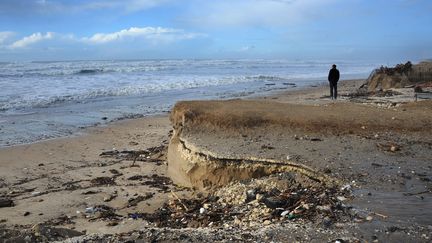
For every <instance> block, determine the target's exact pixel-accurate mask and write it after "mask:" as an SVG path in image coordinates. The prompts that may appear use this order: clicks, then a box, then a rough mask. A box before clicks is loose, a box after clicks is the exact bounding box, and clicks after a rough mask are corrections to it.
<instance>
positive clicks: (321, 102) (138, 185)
mask: <svg viewBox="0 0 432 243" xmlns="http://www.w3.org/2000/svg"><path fill="white" fill-rule="evenodd" d="M362 82H363V81H362V80H357V81H345V82H342V83H341V85H340V88H339V94H340V95H341V97H340V99H339V100H338V101H331V100H330V99H329V98H328V97H327V93H328V91H327V87H326V86H324V87H315V88H310V89H307V90H298V91H291V92H283V93H279V94H276V95H274V96H269V97H262V98H260V99H257V101H254V102H257V105H259V104H260V102H264V101H263V100H266V102H267V101H269V102H278V103H281V104H284V105H285V104H297V105H312V106H315V108H316V109H318V110H319V108H320V107H322V109H324V110H325V109H333V108H332V107H336V108H337V109H336V113H335V114H333V116H335V117H338V113H339V114H345V113H348V112H352V110H353V109H358V112H360V113H362V114H364V119H365V121H368V119H369V118H370V119H371V120H374V121H375V120H376V121H381V122H382V123H383V124H387V123H386V122H385V121H387V120H388V125H389V126H387V129H383V127H379V126H377V127H374V126H373V124H376V122H375V123H371V125H370V126H368V125H364V126H360V125H359V126H355V127H350V124H349V123H348V122H347V120H346V119H348V118H346V119H345V120H344V119H341V120H338V119H336V123H337V121H340V122H341V123H340V124H339V125H340V126H336V127H335V130H336V131H337V130H338V129H339V130H343V131H345V132H330V131H329V129H326V130H325V131H322V130H320V129H309V127H308V128H307V129H297V128H298V127H297V128H296V129H293V130H290V129H283V125H279V128H274V129H273V130H268V129H245V130H242V129H240V130H242V132H246V133H247V134H246V136H237V135H233V134H236V133H224V132H223V130H225V129H226V128H223V129H221V130H218V128H212V129H211V130H212V133H211V134H210V133H209V134H206V132H208V131H206V130H205V129H202V130H200V133H197V134H193V133H190V134H189V135H190V139H191V141H194V142H195V144H198V145H199V146H200V147H202V148H206V149H207V150H211V151H217V152H218V153H220V154H230V153H231V154H232V153H233V151H234V152H235V153H236V155H237V156H241V155H248V156H256V157H260V158H271V159H283V158H287V156H289V158H290V160H293V161H295V162H298V163H302V164H305V165H307V166H310V167H312V168H315V169H316V170H318V171H321V172H323V173H325V174H326V175H328V176H330V177H332V178H336V179H337V180H338V181H340V185H341V186H346V185H349V187H350V188H351V189H350V190H351V193H352V196H351V197H349V199H347V201H344V202H343V204H345V205H349V207H347V208H352V209H353V210H351V209H350V212H348V213H347V217H348V218H347V219H344V220H341V221H337V220H336V221H335V222H333V223H332V224H331V226H325V225H323V221H322V220H323V218H320V215H318V216H317V217H318V220H312V221H310V220H302V219H299V220H293V221H290V220H286V221H277V222H273V223H270V224H268V223H266V225H263V223H264V221H263V220H262V221H260V219H259V218H258V219H256V221H257V226H256V227H239V226H235V225H231V223H229V222H228V223H229V227H219V228H212V227H204V228H199V229H193V228H191V229H188V228H186V229H171V228H159V227H155V225H154V224H152V222H148V220H142V219H141V218H139V217H138V216H139V214H137V213H151V212H154V211H155V210H156V209H157V208H159V207H161V206H163V204H164V202H167V201H168V200H171V201H178V198H183V197H185V198H195V197H196V196H197V194H198V192H193V191H190V190H187V189H185V188H183V187H177V186H175V185H173V184H172V183H171V182H170V180H169V179H168V178H166V176H167V173H166V171H167V163H166V147H167V146H168V142H169V139H170V134H171V130H172V125H171V123H170V121H169V118H168V116H158V117H149V118H143V119H135V120H129V121H122V122H117V123H114V124H111V125H109V126H107V127H96V128H91V129H88V130H86V131H85V132H84V133H85V134H84V135H82V136H79V137H74V138H62V139H55V140H50V141H44V142H39V143H35V144H29V145H21V146H15V147H10V148H4V149H1V150H0V166H1V170H0V195H1V197H2V198H6V197H7V198H10V199H11V200H12V201H13V203H14V204H15V206H14V207H2V208H0V222H1V225H0V230H1V232H3V233H4V234H6V233H7V234H9V236H10V237H8V238H9V239H13V237H12V236H16V237H19V236H20V234H21V233H16V232H15V231H14V230H16V231H19V230H21V231H23V230H24V231H23V232H28V234H30V235H31V234H32V233H34V232H35V230H34V227H35V225H37V224H39V225H49V226H52V227H61V228H67V229H73V230H74V231H77V232H82V233H86V234H87V236H81V238H77V239H80V240H85V239H87V240H95V241H98V240H108V239H112V240H126V239H132V238H133V237H135V238H137V239H145V240H158V241H170V240H176V241H188V240H192V241H202V240H220V241H230V239H231V240H241V241H248V240H249V241H255V240H263V241H272V240H273V241H286V240H291V241H292V240H295V241H303V242H310V241H315V242H322V241H333V240H336V239H345V240H350V241H354V242H355V241H356V240H358V241H360V242H363V241H367V242H372V241H374V240H378V241H380V242H381V241H384V242H389V241H390V242H401V241H404V242H427V241H429V240H430V239H431V231H432V228H431V225H432V221H431V220H430V219H431V218H432V215H431V212H432V208H431V206H430V205H432V196H431V188H432V187H431V186H432V185H431V180H432V167H431V165H430V159H431V158H432V134H431V130H430V129H426V128H425V129H422V128H421V124H423V123H424V124H431V123H430V121H431V120H432V118H430V116H431V115H430V114H432V112H431V109H432V104H431V103H430V102H418V103H408V102H410V101H412V96H411V95H410V94H406V95H405V96H403V95H401V96H394V97H387V98H381V97H364V98H358V97H356V98H355V99H354V98H352V96H349V94H352V93H353V92H354V91H355V89H356V88H357V87H359V85H360V84H361V83H362ZM383 100H384V101H386V102H384V101H383ZM359 106H360V107H359ZM230 107H232V106H230ZM280 108H283V107H282V106H281V107H280ZM233 109H234V108H233ZM233 111H234V112H236V110H233ZM237 111H238V112H240V113H241V112H243V111H244V109H239V110H237ZM252 111H253V109H252ZM380 111H383V114H384V113H385V114H386V115H383V116H380ZM316 114H317V113H316V112H315V113H314V115H316ZM371 114H373V116H371ZM399 115H400V116H399ZM303 116H304V118H305V119H307V118H308V113H305V114H303ZM368 116H370V117H368ZM416 117H421V119H416ZM393 118H394V119H393ZM342 122H343V123H342ZM392 122H399V123H400V124H401V125H403V126H406V127H407V128H413V127H417V129H414V130H410V129H405V130H404V129H394V128H395V127H394V126H393V125H392V124H393V123H392ZM419 122H420V123H419ZM282 123H283V121H282ZM282 123H281V124H282ZM356 124H357V123H356ZM318 125H319V124H318ZM280 126H282V129H281V128H280ZM317 127H320V126H317ZM207 129H208V127H207ZM380 129H383V130H382V131H381V130H380ZM240 130H237V133H238V131H240ZM215 131H216V133H214V132H215ZM203 134H204V135H205V136H203ZM203 138H205V139H203ZM194 139H195V140H194ZM221 141H222V142H221ZM392 146H394V149H392ZM154 148H161V149H160V150H158V149H154ZM230 148H235V149H230ZM393 150H394V151H393ZM122 151H123V152H122ZM104 152H105V154H104V156H101V154H102V153H104ZM137 152H138V153H137ZM134 161H135V162H134ZM164 183H165V184H164ZM228 194H229V190H228ZM100 205H106V206H108V207H110V210H111V209H113V213H114V214H116V216H113V215H108V216H107V215H103V213H102V214H101V213H99V214H97V209H98V208H102V207H98V206H100ZM92 210H93V211H96V212H93V211H92ZM110 210H106V211H109V212H110V213H112V212H111V211H110ZM355 210H356V212H357V214H358V215H356V216H352V217H351V216H350V213H351V214H352V212H354V211H355ZM104 212H105V211H104ZM134 218H138V219H134ZM230 227H231V228H230ZM257 228H258V229H259V230H257ZM25 230H27V231H25ZM252 232H253V233H252ZM93 233H94V234H93ZM115 234H117V235H115ZM21 236H25V234H21ZM131 237H132V238H131ZM64 238H67V237H63V238H60V239H64Z"/></svg>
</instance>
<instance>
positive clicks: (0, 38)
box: [0, 31, 15, 46]
mask: <svg viewBox="0 0 432 243" xmlns="http://www.w3.org/2000/svg"><path fill="white" fill-rule="evenodd" d="M14 35H15V33H14V32H12V31H2V32H0V46H1V45H2V44H3V43H6V41H8V40H9V39H10V38H12V37H13V36H14Z"/></svg>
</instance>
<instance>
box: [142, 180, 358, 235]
mask: <svg viewBox="0 0 432 243" xmlns="http://www.w3.org/2000/svg"><path fill="white" fill-rule="evenodd" d="M302 180H304V181H302ZM307 180H308V179H307V178H302V176H298V175H297V176H296V175H293V174H292V173H282V174H278V175H272V176H269V177H266V178H261V179H252V180H250V181H247V182H236V183H232V184H230V185H228V186H225V187H222V188H220V189H219V190H217V191H216V192H214V193H211V194H208V195H207V196H205V197H201V198H199V197H198V198H192V199H188V198H183V199H180V198H177V197H176V198H174V199H172V200H169V201H168V202H166V203H165V204H164V205H163V206H162V207H161V208H159V209H158V210H157V211H156V212H154V213H137V214H135V218H141V219H144V220H147V221H149V222H151V223H153V224H154V225H155V226H156V227H170V228H186V227H189V228H198V227H216V228H218V227H224V228H226V227H241V228H248V227H259V226H262V225H269V224H272V223H277V222H283V221H290V220H308V221H316V220H318V221H320V220H321V221H322V220H324V218H326V217H327V218H328V219H330V220H331V222H337V221H341V220H342V221H343V220H344V218H346V219H347V218H349V212H348V211H349V207H347V206H345V205H344V204H343V202H342V201H341V200H340V198H344V200H343V201H346V200H348V199H349V198H350V197H351V195H350V191H349V190H348V189H347V190H343V191H341V190H339V189H337V188H326V187H324V186H319V185H318V183H316V182H313V181H307ZM306 181H307V182H306ZM305 182H306V183H305ZM327 221H328V220H327Z"/></svg>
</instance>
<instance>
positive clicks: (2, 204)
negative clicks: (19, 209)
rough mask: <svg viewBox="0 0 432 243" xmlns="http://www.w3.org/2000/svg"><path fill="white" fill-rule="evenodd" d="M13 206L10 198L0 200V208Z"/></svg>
mask: <svg viewBox="0 0 432 243" xmlns="http://www.w3.org/2000/svg"><path fill="white" fill-rule="evenodd" d="M14 205H15V204H14V202H13V200H12V199H10V198H0V208H4V207H13V206H14Z"/></svg>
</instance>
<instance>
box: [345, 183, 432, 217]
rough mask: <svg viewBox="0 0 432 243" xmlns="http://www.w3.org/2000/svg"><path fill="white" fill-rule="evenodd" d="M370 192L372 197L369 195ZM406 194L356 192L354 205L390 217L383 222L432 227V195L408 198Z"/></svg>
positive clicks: (424, 194)
mask: <svg viewBox="0 0 432 243" xmlns="http://www.w3.org/2000/svg"><path fill="white" fill-rule="evenodd" d="M369 192H370V193H371V195H368V193H369ZM404 193H406V192H378V191H373V190H356V191H355V192H354V195H355V199H354V200H353V202H352V204H353V205H354V206H355V207H356V208H358V209H366V210H367V211H370V212H375V213H379V214H382V215H386V216H388V217H387V218H386V219H383V218H381V219H382V220H383V221H387V222H392V223H400V222H405V223H406V222H410V223H417V224H423V225H432V194H431V193H430V192H428V193H423V194H419V195H412V196H407V195H404ZM376 218H379V216H376Z"/></svg>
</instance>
